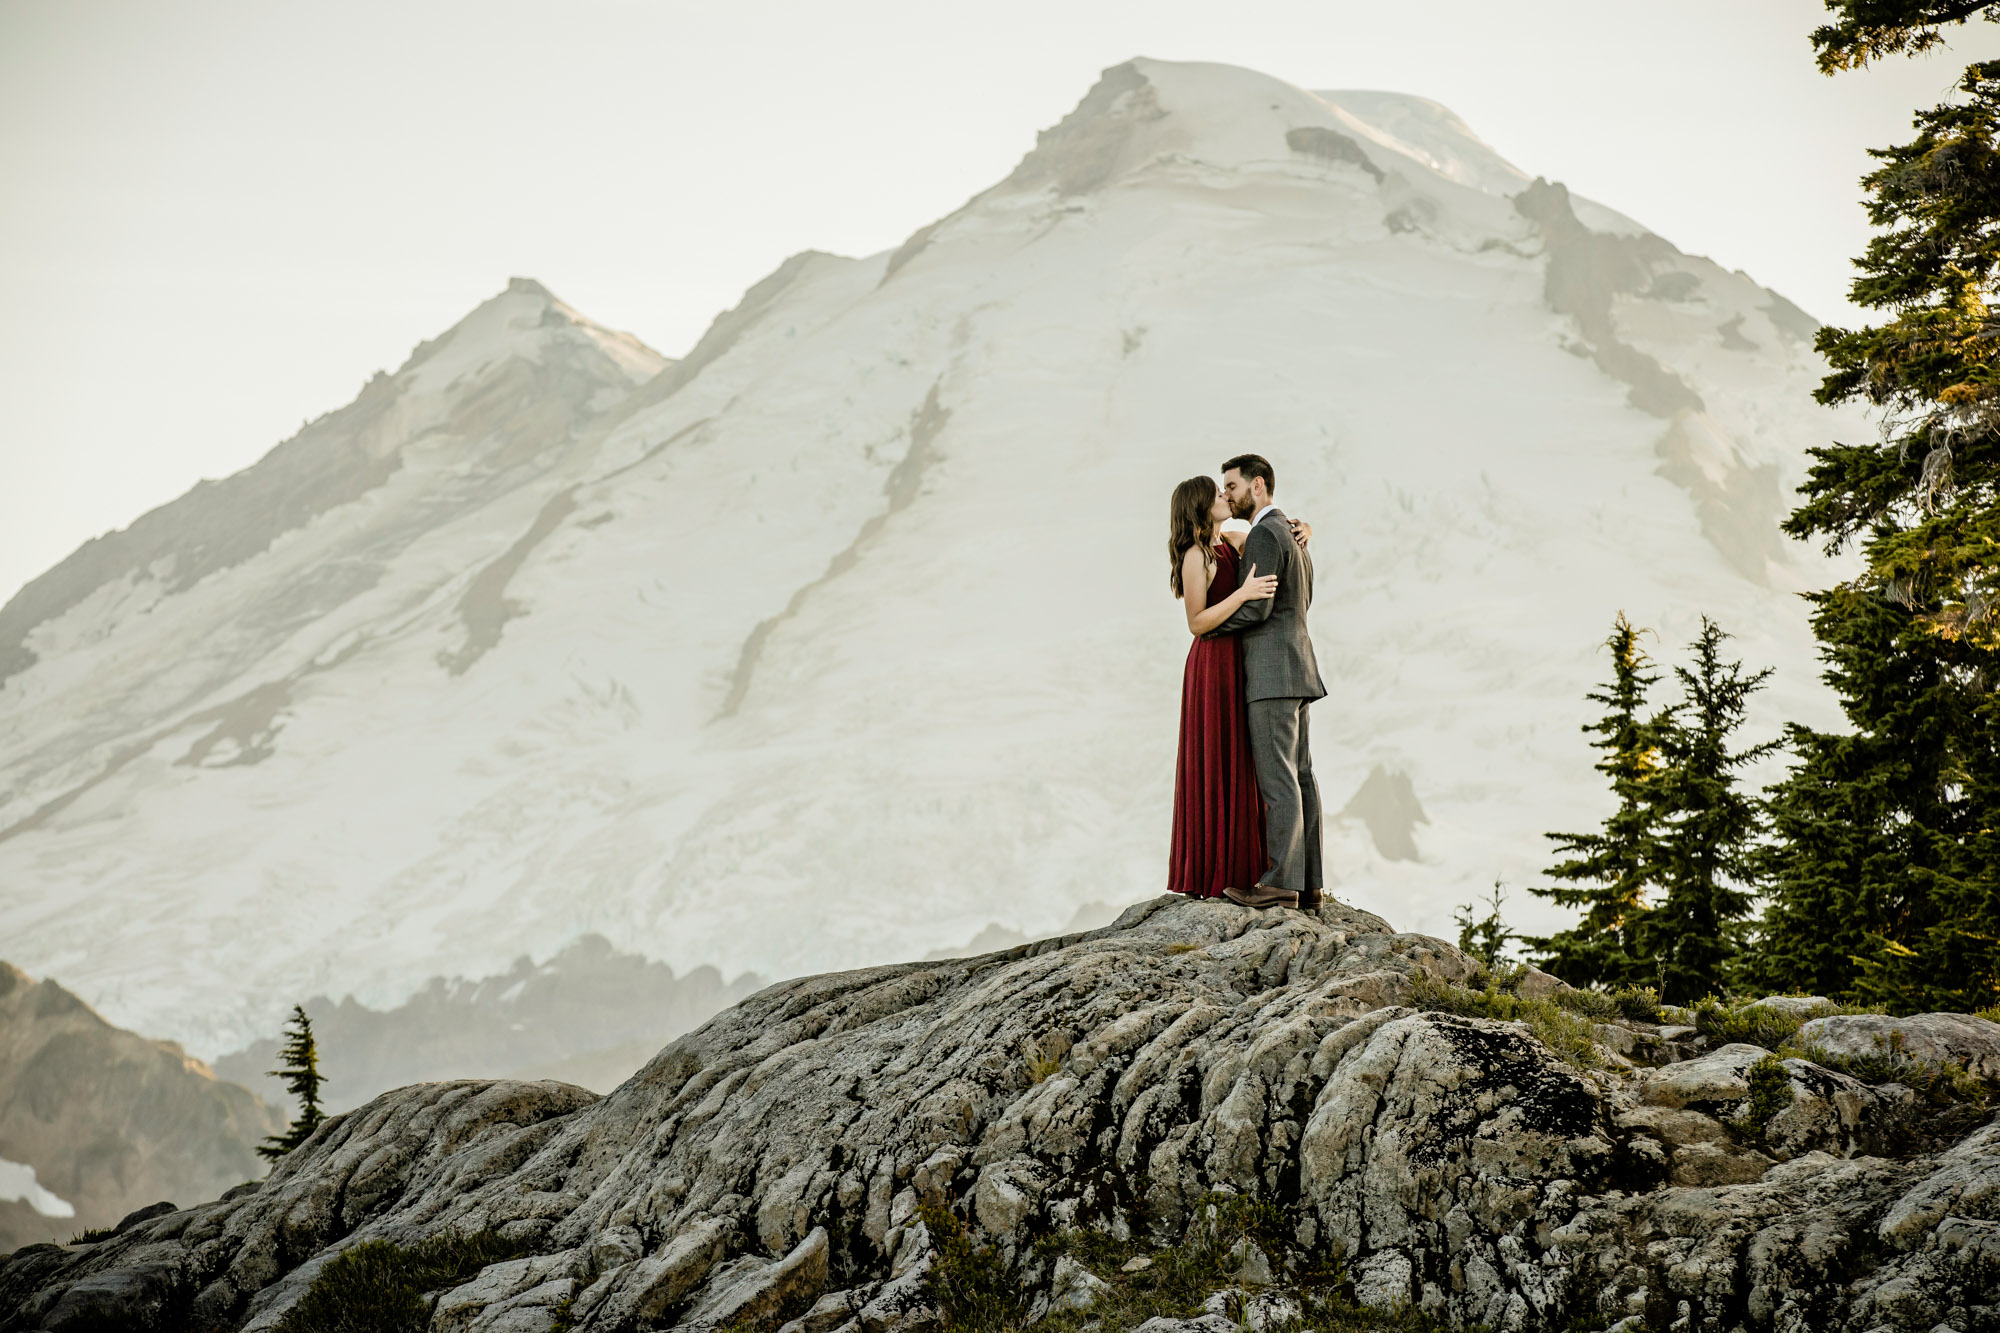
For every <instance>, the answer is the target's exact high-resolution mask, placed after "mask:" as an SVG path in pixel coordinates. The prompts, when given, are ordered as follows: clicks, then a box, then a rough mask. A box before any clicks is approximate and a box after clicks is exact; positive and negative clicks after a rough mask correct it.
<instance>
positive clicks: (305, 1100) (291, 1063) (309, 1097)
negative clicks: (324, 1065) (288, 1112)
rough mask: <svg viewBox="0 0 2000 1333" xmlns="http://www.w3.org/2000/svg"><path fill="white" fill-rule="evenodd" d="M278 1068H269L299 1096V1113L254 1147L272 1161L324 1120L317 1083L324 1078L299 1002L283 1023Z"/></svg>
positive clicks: (289, 1089) (305, 1137) (314, 1044)
mask: <svg viewBox="0 0 2000 1333" xmlns="http://www.w3.org/2000/svg"><path fill="white" fill-rule="evenodd" d="M278 1061H279V1064H278V1067H277V1068H276V1069H273V1070H272V1071H271V1075H272V1077H274V1078H282V1079H283V1080H285V1091H287V1092H289V1093H291V1094H292V1096H294V1097H296V1098H298V1099H299V1113H298V1115H297V1116H295V1117H293V1119H292V1123H291V1125H290V1126H289V1127H287V1128H286V1130H285V1132H284V1133H282V1134H273V1135H272V1136H271V1137H269V1138H267V1139H265V1140H264V1141H263V1142H262V1143H261V1144H259V1145H258V1146H257V1152H258V1154H259V1155H260V1156H263V1157H268V1158H270V1159H271V1160H272V1161H276V1160H277V1159H278V1158H280V1157H283V1156H284V1155H285V1154H286V1153H288V1152H290V1151H291V1150H292V1149H294V1148H296V1147H298V1146H299V1145H300V1144H301V1143H304V1142H305V1141H306V1140H307V1139H309V1138H311V1137H312V1132H313V1131H314V1130H315V1129H318V1128H319V1126H320V1123H321V1122H322V1121H324V1120H325V1119H326V1112H324V1111H323V1110H321V1109H320V1104H319V1086H320V1084H321V1083H322V1082H323V1081H324V1080H323V1079H321V1077H320V1073H319V1047H318V1045H317V1044H316V1043H315V1042H314V1041H313V1030H312V1020H311V1019H310V1018H307V1017H306V1011H305V1009H304V1007H303V1006H301V1005H296V1004H295V1005H293V1006H292V1017H291V1021H290V1022H288V1023H286V1024H285V1044H284V1047H283V1048H282V1049H280V1050H279V1052H278Z"/></svg>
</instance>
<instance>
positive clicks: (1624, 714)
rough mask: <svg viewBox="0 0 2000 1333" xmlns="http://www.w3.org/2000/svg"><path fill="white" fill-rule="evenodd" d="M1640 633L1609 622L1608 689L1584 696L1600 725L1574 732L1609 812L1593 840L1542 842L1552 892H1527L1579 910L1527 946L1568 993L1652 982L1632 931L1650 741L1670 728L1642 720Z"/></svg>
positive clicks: (1654, 743) (1654, 759)
mask: <svg viewBox="0 0 2000 1333" xmlns="http://www.w3.org/2000/svg"><path fill="white" fill-rule="evenodd" d="M1644 633H1645V631H1643V630H1638V629H1634V628H1633V627H1632V622H1631V621H1629V620H1627V619H1626V618H1625V613H1624V612H1622V611H1621V612H1619V613H1618V618H1617V619H1616V620H1615V621H1613V622H1612V629H1611V637H1610V638H1608V639H1606V640H1605V641H1604V646H1605V647H1606V648H1608V649H1610V650H1611V680H1610V681H1609V682H1608V683H1606V684H1604V685H1600V686H1599V687H1598V688H1597V689H1595V690H1593V691H1591V692H1590V693H1589V694H1588V695H1586V696H1585V697H1586V698H1588V699H1590V700H1591V701H1592V702H1593V703H1598V704H1602V705H1603V706H1604V710H1605V711H1604V715H1603V716H1602V717H1601V718H1599V719H1598V720H1597V721H1595V722H1591V723H1586V724H1585V726H1584V728H1583V730H1584V733H1585V734H1586V735H1590V736H1593V737H1595V739H1594V740H1592V741H1591V742H1590V744H1591V746H1592V747H1593V748H1594V749H1596V750H1599V751H1600V752H1601V757H1600V758H1599V759H1598V761H1597V763H1596V765H1595V767H1596V769H1597V771H1598V772H1600V773H1602V774H1604V775H1605V776H1606V777H1607V778H1609V779H1610V782H1611V793H1612V795H1613V796H1615V797H1616V798H1617V800H1618V808H1617V809H1616V810H1615V811H1613V812H1612V814H1611V817H1610V818H1609V819H1607V820H1605V821H1604V828H1603V830H1602V831H1601V832H1597V833H1549V834H1545V835H1544V836H1545V837H1547V838H1549V839H1550V840H1551V841H1553V842H1554V843H1555V844H1556V850H1557V851H1558V852H1560V853H1563V854H1564V856H1565V859H1564V860H1561V861H1558V862H1557V863H1556V864H1555V865H1553V866H1551V867H1549V869H1548V871H1547V874H1548V876H1549V877H1550V878H1551V879H1553V880H1556V881H1557V883H1555V884H1553V885H1551V886H1549V887H1547V888H1541V887H1535V886H1531V887H1530V890H1529V891H1530V892H1532V893H1534V894H1535V895H1536V896H1537V897H1542V898H1551V899H1553V900H1555V901H1556V902H1557V903H1559V904H1561V905H1562V906H1564V907H1579V908H1582V909H1583V918H1582V919H1581V920H1580V921H1578V922H1577V923H1576V925H1574V926H1572V927H1571V928H1570V929H1568V930H1565V931H1559V932H1557V933H1556V934H1554V935H1549V936H1545V937H1542V938H1531V939H1529V940H1528V941H1527V943H1528V944H1529V945H1530V947H1532V948H1533V949H1534V950H1535V951H1536V953H1537V955H1538V956H1537V958H1536V960H1535V961H1536V964H1537V965H1538V966H1540V967H1541V968H1543V969H1544V970H1545V971H1548V972H1551V973H1553V974H1555V975H1556V976H1558V977H1561V978H1562V979H1563V980H1564V981H1567V982H1569V983H1570V984H1571V985H1573V986H1589V985H1604V986H1618V985H1633V984H1643V983H1646V982H1650V981H1652V980H1653V968H1652V966H1651V965H1650V964H1649V963H1648V962H1646V961H1645V960H1643V959H1641V958H1640V956H1639V952H1638V950H1639V942H1638V935H1637V930H1638V921H1639V918H1640V917H1641V916H1642V915H1643V914H1644V912H1645V910H1646V889H1647V886H1648V885H1649V884H1650V883H1651V882H1652V878H1651V877H1652V874H1653V870H1652V864H1653V859H1654V851H1653V840H1654V836H1655V826H1656V824H1657V823H1658V819H1659V812H1658V808H1657V807H1658V801H1657V794H1656V791H1655V787H1654V782H1653V779H1654V778H1655V777H1656V776H1657V771H1658V768H1659V758H1660V734H1661V732H1662V730H1663V729H1665V727H1666V726H1668V725H1669V724H1670V721H1671V718H1670V717H1666V716H1662V717H1654V718H1647V717H1645V716H1643V714H1644V712H1645V709H1646V695H1647V691H1649V690H1650V689H1651V688H1652V686H1653V685H1654V684H1655V683H1656V682H1657V681H1658V680H1659V679H1660V677H1659V673H1658V672H1656V671H1654V670H1652V669H1651V668H1652V662H1651V660H1650V659H1648V658H1647V656H1646V654H1645V651H1644V650H1643V649H1641V648H1640V646H1639V638H1640V636H1641V635H1642V634H1644ZM1461 947H1463V946H1461Z"/></svg>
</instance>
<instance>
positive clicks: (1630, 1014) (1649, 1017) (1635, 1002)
mask: <svg viewBox="0 0 2000 1333" xmlns="http://www.w3.org/2000/svg"><path fill="white" fill-rule="evenodd" d="M1611 999H1612V1001H1613V1003H1615V1004H1616V1005H1617V1006H1618V1012H1620V1013H1622V1014H1623V1015H1625V1017H1627V1018H1630V1019H1633V1020H1635V1021H1637V1022H1640V1023H1659V1022H1662V1021H1664V1020H1665V1019H1666V1017H1667V1012H1666V1010H1665V1009H1664V1008H1662V1007H1661V1005H1660V993H1659V992H1658V991H1657V990H1654V989H1653V988H1652V987H1651V986H1620V987H1619V988H1618V989H1617V990H1615V991H1612V992H1611Z"/></svg>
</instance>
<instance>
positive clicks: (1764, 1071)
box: [1736, 1055, 1792, 1139]
mask: <svg viewBox="0 0 2000 1333" xmlns="http://www.w3.org/2000/svg"><path fill="white" fill-rule="evenodd" d="M1744 1077H1745V1078H1746V1079H1747V1080H1748V1081H1749V1084H1750V1096H1749V1098H1748V1099H1747V1102H1748V1104H1747V1105H1746V1106H1745V1108H1744V1111H1743V1114H1742V1115H1741V1116H1739V1117H1738V1118H1737V1120H1736V1127H1737V1128H1738V1129H1740V1130H1742V1131H1743V1132H1744V1133H1745V1134H1747V1135H1749V1136H1750V1137H1751V1138H1753V1139H1760V1138H1762V1137H1764V1126H1766V1125H1768V1124H1770V1123H1771V1118H1772V1117H1773V1116H1775V1115H1777V1114H1778V1113H1779V1112H1780V1111H1783V1110H1784V1109H1785V1108H1786V1107H1787V1106H1790V1105H1791V1104H1792V1076H1791V1073H1790V1072H1789V1071H1788V1070H1787V1069H1786V1068H1785V1062H1784V1060H1783V1059H1782V1058H1780V1057H1779V1056H1776V1055H1767V1056H1765V1057H1764V1058H1763V1059H1761V1060H1759V1061H1758V1062H1757V1063H1756V1064H1754V1065H1751V1066H1750V1068H1749V1069H1747V1070H1745V1071H1744Z"/></svg>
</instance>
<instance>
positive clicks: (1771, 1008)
mask: <svg viewBox="0 0 2000 1333" xmlns="http://www.w3.org/2000/svg"><path fill="white" fill-rule="evenodd" d="M1743 1007H1744V1008H1746V1009H1762V1010H1765V1011H1767V1012H1769V1013H1773V1014H1783V1015H1784V1016H1786V1017H1787V1018H1799V1019H1807V1018H1817V1017H1818V1016H1820V1015H1821V1014H1825V1013H1830V1012H1832V1010H1833V1009H1834V1007H1835V1006H1834V1003H1833V1001H1832V1000H1829V999H1827V998H1826V997H1825V996H1824V995H1766V996H1765V997H1764V998H1763V999H1761V1000H1752V1001H1751V1002H1750V1003H1749V1004H1747V1005H1745V1006H1743Z"/></svg>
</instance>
